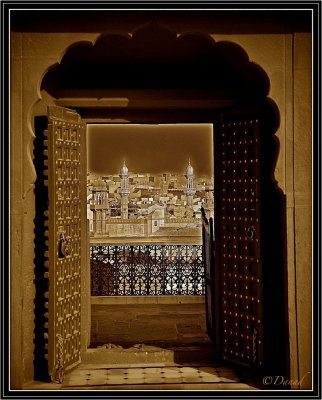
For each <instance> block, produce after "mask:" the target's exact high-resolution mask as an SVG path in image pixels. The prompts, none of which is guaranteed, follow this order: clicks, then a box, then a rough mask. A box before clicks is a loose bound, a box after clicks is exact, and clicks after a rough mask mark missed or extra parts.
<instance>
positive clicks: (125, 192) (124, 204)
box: [120, 161, 130, 219]
mask: <svg viewBox="0 0 322 400" xmlns="http://www.w3.org/2000/svg"><path fill="white" fill-rule="evenodd" d="M120 178H121V188H120V195H121V218H122V219H128V218H129V194H130V186H129V170H128V168H127V166H126V164H125V161H124V162H123V165H122V167H121V170H120Z"/></svg>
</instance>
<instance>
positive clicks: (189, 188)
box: [185, 158, 196, 216]
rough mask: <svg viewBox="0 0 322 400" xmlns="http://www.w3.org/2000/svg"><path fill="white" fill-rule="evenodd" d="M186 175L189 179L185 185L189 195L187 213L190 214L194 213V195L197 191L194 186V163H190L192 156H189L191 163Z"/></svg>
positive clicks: (186, 192)
mask: <svg viewBox="0 0 322 400" xmlns="http://www.w3.org/2000/svg"><path fill="white" fill-rule="evenodd" d="M185 177H186V179H187V182H186V186H185V194H186V196H187V207H186V208H187V209H186V215H187V216H190V215H192V214H193V196H194V195H195V193H196V189H195V188H194V186H193V168H192V165H191V164H190V158H189V164H188V166H187V169H186V174H185Z"/></svg>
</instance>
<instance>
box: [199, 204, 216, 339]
mask: <svg viewBox="0 0 322 400" xmlns="http://www.w3.org/2000/svg"><path fill="white" fill-rule="evenodd" d="M201 214H202V245H203V246H202V250H203V260H204V268H205V303H206V323H207V333H208V336H209V337H210V338H211V340H212V341H213V342H214V343H216V338H217V335H216V322H215V319H216V302H215V295H216V289H215V281H216V278H215V268H214V241H213V219H212V218H209V220H208V219H207V217H206V214H205V211H204V209H203V208H202V209H201Z"/></svg>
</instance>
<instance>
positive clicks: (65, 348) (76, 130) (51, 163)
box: [45, 107, 86, 382]
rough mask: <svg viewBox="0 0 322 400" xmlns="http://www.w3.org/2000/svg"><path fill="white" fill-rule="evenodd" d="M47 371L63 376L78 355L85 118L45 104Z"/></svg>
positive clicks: (54, 378) (60, 378) (83, 239)
mask: <svg viewBox="0 0 322 400" xmlns="http://www.w3.org/2000/svg"><path fill="white" fill-rule="evenodd" d="M45 135H46V137H47V139H46V141H45V145H46V146H47V150H45V154H46V156H47V160H46V161H45V165H46V166H47V168H48V170H47V171H45V174H47V175H48V180H47V185H48V211H47V212H46V215H47V217H48V221H47V224H46V225H47V226H48V232H47V235H48V242H47V244H48V252H47V253H46V256H47V258H48V259H47V261H46V266H47V268H48V272H47V276H48V345H47V348H48V370H49V371H48V372H49V375H50V377H51V379H52V381H54V382H62V381H63V376H64V372H65V371H66V370H68V369H70V368H71V367H73V366H75V365H77V364H78V363H79V362H80V360H81V287H82V286H81V271H82V266H84V262H86V254H85V252H86V246H84V244H85V243H86V237H85V235H86V219H85V218H86V177H85V174H84V167H85V166H86V153H85V151H86V148H85V124H84V123H82V121H81V118H80V116H79V115H78V114H77V113H76V112H75V111H73V110H70V109H66V108H62V107H49V108H48V127H47V130H46V132H45Z"/></svg>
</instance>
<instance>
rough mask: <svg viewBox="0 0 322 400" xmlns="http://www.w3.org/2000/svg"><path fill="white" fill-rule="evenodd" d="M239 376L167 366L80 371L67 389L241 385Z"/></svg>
mask: <svg viewBox="0 0 322 400" xmlns="http://www.w3.org/2000/svg"><path fill="white" fill-rule="evenodd" d="M238 382H240V378H239V376H238V375H237V374H236V372H235V371H234V370H232V369H230V368H227V367H213V366H202V367H201V366H171V367H169V366H165V367H142V368H108V369H107V368H97V369H76V370H74V371H73V372H71V373H70V374H69V375H68V376H67V377H66V379H65V381H64V384H63V388H68V387H82V386H83V387H84V386H87V387H92V386H114V385H122V386H124V385H146V384H183V383H194V384H203V383H238Z"/></svg>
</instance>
